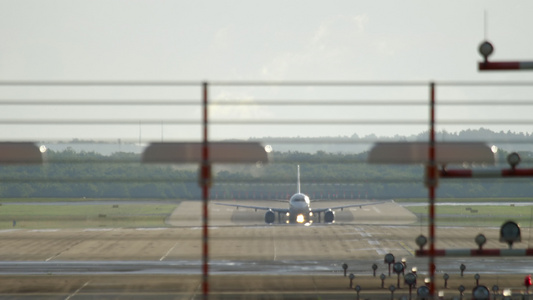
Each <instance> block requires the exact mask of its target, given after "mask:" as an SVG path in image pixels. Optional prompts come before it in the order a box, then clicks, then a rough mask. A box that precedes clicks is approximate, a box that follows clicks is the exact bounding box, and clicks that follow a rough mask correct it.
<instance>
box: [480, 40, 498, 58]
mask: <svg viewBox="0 0 533 300" xmlns="http://www.w3.org/2000/svg"><path fill="white" fill-rule="evenodd" d="M492 52H494V47H493V46H492V44H491V43H490V42H488V41H484V42H483V43H481V45H479V53H480V54H481V56H483V59H485V62H488V60H489V56H490V55H491V54H492Z"/></svg>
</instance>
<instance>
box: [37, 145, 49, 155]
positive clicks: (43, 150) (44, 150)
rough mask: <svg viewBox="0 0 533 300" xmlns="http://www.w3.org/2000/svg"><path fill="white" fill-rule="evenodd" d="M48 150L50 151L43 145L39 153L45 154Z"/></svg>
mask: <svg viewBox="0 0 533 300" xmlns="http://www.w3.org/2000/svg"><path fill="white" fill-rule="evenodd" d="M46 150H48V149H46V146H45V145H41V146H40V147H39V151H40V152H41V153H45V152H46Z"/></svg>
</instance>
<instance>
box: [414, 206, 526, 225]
mask: <svg viewBox="0 0 533 300" xmlns="http://www.w3.org/2000/svg"><path fill="white" fill-rule="evenodd" d="M406 208H407V209H409V210H410V211H411V212H412V213H414V214H416V215H417V216H418V218H419V222H421V223H424V224H427V222H428V218H427V215H428V207H427V206H409V207H406ZM435 214H436V224H437V225H465V226H466V225H468V226H501V225H502V224H503V223H504V222H506V221H514V222H517V223H518V224H520V226H522V227H531V224H532V220H533V219H532V218H533V206H518V205H486V206H484V205H439V206H436V208H435Z"/></svg>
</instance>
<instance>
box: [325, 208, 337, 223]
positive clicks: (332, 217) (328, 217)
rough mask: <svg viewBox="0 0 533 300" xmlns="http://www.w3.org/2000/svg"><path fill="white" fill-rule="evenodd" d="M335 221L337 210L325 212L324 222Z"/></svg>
mask: <svg viewBox="0 0 533 300" xmlns="http://www.w3.org/2000/svg"><path fill="white" fill-rule="evenodd" d="M333 221H335V212H334V211H332V210H328V211H326V212H324V222H326V223H333Z"/></svg>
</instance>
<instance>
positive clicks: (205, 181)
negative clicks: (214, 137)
mask: <svg viewBox="0 0 533 300" xmlns="http://www.w3.org/2000/svg"><path fill="white" fill-rule="evenodd" d="M207 101H208V100H207V82H204V84H203V144H202V165H201V170H202V171H201V173H202V199H203V201H202V202H203V209H202V211H203V218H202V221H203V222H202V223H203V230H202V274H203V276H202V291H203V296H204V297H203V298H204V299H205V300H207V299H208V298H209V296H208V295H209V243H208V239H209V232H208V220H209V219H208V218H209V215H208V209H207V207H208V204H209V181H210V180H211V171H210V166H209V147H208V135H207V124H208V118H207V117H208V116H207Z"/></svg>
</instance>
